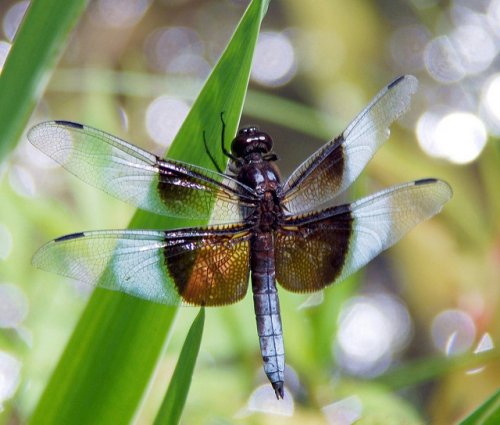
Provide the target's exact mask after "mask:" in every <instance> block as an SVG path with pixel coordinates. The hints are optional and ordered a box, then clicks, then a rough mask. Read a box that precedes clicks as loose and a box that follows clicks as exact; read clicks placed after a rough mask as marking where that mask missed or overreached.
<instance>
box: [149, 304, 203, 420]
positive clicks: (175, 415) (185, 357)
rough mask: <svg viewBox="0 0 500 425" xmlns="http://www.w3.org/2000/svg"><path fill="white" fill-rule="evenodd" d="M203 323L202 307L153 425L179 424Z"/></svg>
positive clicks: (185, 342) (187, 338) (197, 351)
mask: <svg viewBox="0 0 500 425" xmlns="http://www.w3.org/2000/svg"><path fill="white" fill-rule="evenodd" d="M204 323H205V308H204V307H202V308H201V309H200V312H199V313H198V315H197V316H196V318H195V320H194V321H193V324H192V325H191V328H190V329H189V332H188V334H187V337H186V340H185V341H184V345H183V346H182V350H181V353H180V355H179V360H178V361H177V366H176V367H175V370H174V374H173V376H172V379H171V380H170V385H169V386H168V390H167V393H166V394H165V398H164V399H163V402H162V404H161V406H160V410H159V411H158V414H157V416H156V419H155V422H154V424H155V425H164V424H165V425H173V424H177V423H179V420H180V418H181V414H182V411H183V409H184V405H185V404H186V399H187V395H188V392H189V387H190V386H191V378H192V376H193V371H194V367H195V364H196V359H197V357H198V353H199V351H200V345H201V337H202V335H203V325H204Z"/></svg>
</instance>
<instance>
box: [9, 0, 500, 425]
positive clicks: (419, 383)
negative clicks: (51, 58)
mask: <svg viewBox="0 0 500 425" xmlns="http://www.w3.org/2000/svg"><path fill="white" fill-rule="evenodd" d="M247 3H248V2H247V1H237V0H233V1H229V0H210V1H206V0H204V1H201V0H168V1H167V0H157V1H153V0H120V1H118V0H94V1H92V2H91V3H90V6H89V8H88V10H87V12H86V13H85V14H84V16H83V19H82V20H81V21H80V23H79V25H78V26H77V29H76V31H75V32H74V33H73V35H72V38H71V41H70V42H69V44H68V46H67V48H66V50H65V52H64V54H63V56H62V59H61V61H60V63H59V64H58V66H57V68H56V70H55V72H54V74H53V75H52V76H51V78H50V82H49V84H48V86H47V90H46V92H45V94H44V96H43V99H42V101H41V103H40V104H39V106H38V108H37V109H36V111H35V113H34V114H33V116H32V120H31V124H30V125H33V124H35V123H37V122H40V121H43V120H47V119H65V120H71V121H77V122H82V123H86V124H89V125H91V126H94V127H98V128H100V129H102V130H105V131H107V132H110V133H113V134H115V135H117V136H120V137H122V138H124V139H126V140H128V141H130V142H132V143H134V144H137V145H138V146H140V147H142V148H144V149H147V150H149V151H152V152H155V153H157V154H163V152H164V151H165V150H166V149H168V146H169V143H170V142H171V141H172V139H173V137H174V135H175V134H176V131H177V130H178V128H179V126H180V124H181V122H182V120H183V119H184V117H185V116H186V114H187V112H188V110H189V107H190V104H191V102H192V100H193V99H194V97H195V96H196V93H197V91H198V89H199V88H200V87H201V85H202V83H203V81H204V79H205V78H206V77H207V75H208V74H209V73H210V70H211V68H212V67H213V65H214V64H215V62H216V61H217V59H218V57H219V55H220V54H221V52H222V50H223V49H224V47H225V44H226V43H227V41H228V39H229V38H230V36H231V34H232V32H233V30H234V28H235V26H236V25H237V23H238V21H239V19H240V17H241V15H242V13H243V12H244V10H245V7H246V5H247ZM28 5H29V2H28V1H10V0H4V1H2V2H1V3H0V25H1V32H0V67H1V66H2V64H3V62H4V61H5V57H6V56H7V54H8V52H9V48H10V45H11V43H12V41H13V38H14V36H15V32H16V29H17V28H18V26H19V23H20V21H21V20H22V17H23V14H24V12H25V10H26V8H27V7H28ZM499 51H500V0H473V1H470V0H469V1H467V0H452V1H448V2H439V1H437V0H408V1H398V2H389V1H384V0H378V1H366V0H365V1H356V2H344V1H340V0H315V1H314V2H312V3H311V2H304V1H300V0H287V1H277V0H275V1H272V2H271V4H270V7H269V11H268V14H267V16H266V18H265V19H264V22H263V25H262V32H261V36H260V39H259V42H258V45H257V50H256V53H255V58H254V67H253V72H252V80H251V85H250V92H249V95H248V97H247V103H246V107H245V111H244V116H243V120H242V124H248V123H256V124H258V125H260V126H261V127H262V128H263V129H264V130H265V131H267V132H269V133H270V134H271V135H273V137H274V140H275V151H276V152H277V153H278V155H279V157H280V162H279V165H280V168H281V171H282V174H283V175H284V176H287V175H288V174H289V173H290V172H291V171H292V170H293V169H294V168H295V167H296V166H297V165H298V164H299V163H300V162H302V160H304V159H305V158H306V157H307V156H308V155H309V154H311V153H312V152H314V151H315V150H316V149H318V148H319V147H320V146H321V145H322V144H323V143H324V142H325V141H327V140H329V139H331V138H333V137H335V136H336V135H337V134H338V133H340V132H341V131H342V129H343V128H344V127H345V126H346V125H347V124H348V123H349V121H350V120H351V119H352V118H353V117H354V116H355V114H357V113H358V112H359V111H360V110H362V108H363V107H364V106H366V104H367V103H368V101H369V100H370V99H371V97H372V96H373V95H375V94H376V93H377V92H378V90H380V89H381V88H382V87H383V86H384V85H386V84H387V83H388V82H390V81H391V80H392V79H394V78H395V77H396V76H398V75H400V74H403V73H409V74H413V75H415V76H416V77H417V78H418V79H419V81H420V88H419V91H418V92H417V93H416V95H415V96H414V101H413V103H412V107H411V110H410V111H409V112H408V113H407V114H406V115H405V116H404V117H403V118H402V119H401V120H400V121H399V122H398V123H397V124H395V125H394V126H393V128H392V129H391V130H392V131H391V138H390V140H389V141H388V143H387V144H386V145H384V146H383V147H382V148H381V150H380V152H379V153H378V154H377V155H376V156H375V158H374V160H372V162H371V163H370V164H369V165H368V167H367V170H366V172H365V173H364V174H363V175H362V177H361V178H360V179H359V180H358V182H357V183H356V184H355V186H354V188H353V190H351V191H350V193H349V198H350V199H354V198H357V197H360V196H363V195H366V194H368V193H371V192H373V191H376V190H378V189H380V188H383V187H386V186H390V185H393V184H397V183H401V182H404V181H409V180H413V179H418V178H424V177H438V178H441V179H444V180H446V181H448V182H449V183H450V185H451V186H452V188H453V190H454V197H453V199H452V200H451V201H450V202H449V203H448V204H447V205H445V207H444V210H443V212H442V213H441V214H440V215H438V216H437V217H435V218H434V219H432V220H430V221H429V222H426V223H423V224H421V225H419V226H418V227H417V228H416V229H415V230H414V231H412V232H411V233H410V234H409V235H408V236H407V237H406V238H404V239H403V240H402V241H401V242H400V243H398V244H397V245H396V246H395V247H394V248H392V249H390V250H389V251H387V252H385V253H384V254H382V255H381V256H380V257H378V258H377V259H376V260H374V261H373V262H372V263H371V264H370V265H369V266H367V267H366V268H365V269H363V270H362V271H361V272H360V273H358V274H356V275H355V276H353V277H352V278H350V279H348V280H347V281H345V282H343V283H342V284H339V285H337V286H335V287H332V288H329V289H327V290H326V291H325V292H324V293H322V294H315V295H314V296H313V297H307V296H298V295H293V294H289V293H286V292H285V291H281V292H280V300H281V304H282V315H283V327H284V337H285V345H286V350H287V367H288V369H287V380H288V383H287V385H288V389H289V393H290V394H291V397H290V399H288V400H285V402H281V403H278V404H277V403H275V402H274V400H273V399H272V398H269V391H272V389H271V387H270V386H269V384H268V383H267V381H266V378H265V376H264V374H263V371H262V366H261V359H260V353H259V347H258V339H257V335H256V331H255V319H254V314H253V307H252V300H251V297H248V296H247V297H246V298H245V300H244V301H243V302H242V303H240V304H238V305H237V306H230V307H225V308H218V309H209V310H207V320H206V327H205V333H204V336H203V342H202V346H201V351H200V356H199V358H198V363H197V367H196V371H195V374H194V376H193V383H192V387H191V391H190V394H189V398H188V402H187V405H186V409H185V412H184V416H183V418H184V419H183V423H185V424H229V423H245V424H246V423H248V424H267V423H271V422H272V423H278V424H279V423H285V422H286V423H287V424H294V423H297V424H303V423H308V424H309V423H310V424H316V423H317V424H324V423H327V424H342V425H343V424H350V423H353V422H354V421H355V420H357V419H360V418H361V421H363V420H371V421H372V422H369V423H385V424H389V423H396V424H397V423H408V424H413V423H433V424H450V423H454V422H455V421H457V420H459V419H460V418H463V417H464V416H465V415H466V414H467V413H469V412H470V411H472V410H473V409H474V408H475V407H477V406H478V405H479V404H480V403H481V402H483V401H484V400H485V399H486V398H487V397H488V396H490V395H491V394H492V393H493V392H494V391H495V390H496V389H497V388H498V383H499V382H500V364H499V362H498V356H493V358H494V359H496V361H488V362H486V361H485V362H478V361H475V360H474V359H475V358H476V357H477V356H479V355H483V353H486V352H494V351H495V350H497V348H496V346H497V345H498V341H499V337H500V327H499V320H500V314H499V312H498V311H499V309H498V303H499V300H500V298H499V290H500V285H499V283H500V218H499V217H500V190H499V188H498V186H499V183H500V146H499V136H500V55H499ZM214 119H218V117H214ZM0 199H1V201H0V424H4V423H5V424H14V423H23V422H24V420H25V418H27V417H28V416H29V414H30V412H31V411H32V410H33V408H34V406H35V405H36V402H37V400H38V398H39V397H40V394H41V392H42V391H43V388H44V386H45V384H46V383H47V380H48V378H49V377H50V374H51V371H52V370H53V369H54V367H55V365H56V364H57V360H58V358H59V355H60V353H61V351H62V350H63V348H64V346H65V342H66V341H67V339H68V337H69V335H70V334H71V331H72V329H73V326H74V324H75V323H76V322H77V320H78V317H79V314H80V312H81V311H82V309H83V306H84V305H85V301H86V299H87V298H88V295H89V293H90V291H91V288H89V287H87V286H85V285H83V284H80V283H77V282H71V281H68V280H67V279H64V278H61V277H58V276H53V275H50V274H47V273H44V272H40V271H37V270H35V269H33V268H32V267H31V265H30V258H31V255H32V254H33V252H34V251H35V250H36V248H38V247H39V246H40V245H41V244H42V243H44V242H46V241H48V240H50V239H53V238H54V237H57V236H60V235H62V234H65V233H71V232H76V231H80V230H90V229H108V228H124V227H126V226H127V223H128V220H129V219H130V217H131V214H132V213H133V209H132V208H131V207H129V206H127V205H125V204H123V203H121V202H119V201H117V200H114V199H112V198H110V197H108V196H107V195H105V194H103V193H101V192H100V191H98V190H96V189H94V188H91V187H88V186H86V185H85V184H84V183H81V182H80V181H78V180H77V179H76V178H74V177H73V176H72V175H70V174H69V173H67V172H66V171H64V170H62V169H60V167H58V166H56V164H55V163H54V162H53V161H52V160H50V159H49V158H46V157H44V156H43V155H42V154H40V153H39V152H36V151H35V149H34V148H32V147H31V146H30V145H29V144H28V143H27V140H26V137H25V136H23V137H22V139H21V141H20V143H19V145H18V148H17V149H16V151H14V152H13V153H12V154H11V155H10V157H9V158H8V159H7V161H5V162H3V163H2V164H0ZM196 312H197V311H196V309H190V308H187V309H182V311H180V312H179V314H178V317H177V319H176V325H175V327H174V329H173V332H172V334H171V337H170V343H169V345H168V348H167V352H166V354H165V355H164V356H163V357H162V360H161V363H160V365H159V371H158V373H157V374H156V378H155V381H154V382H153V383H152V387H151V391H150V394H149V395H148V397H147V398H146V400H145V403H144V407H143V409H142V411H141V413H140V415H139V417H138V418H137V423H139V424H148V423H150V422H151V420H152V418H154V415H155V413H156V408H157V405H158V402H159V401H160V400H161V398H162V396H163V391H164V388H165V385H166V382H168V379H169V376H170V375H171V373H172V371H173V368H174V366H175V363H176V361H177V356H178V354H179V351H180V347H181V345H182V342H183V341H184V338H185V334H186V331H187V329H188V328H189V325H190V324H191V322H192V319H193V318H194V316H195V314H196ZM453 359H456V361H453ZM448 360H449V361H448ZM273 397H274V396H273ZM292 409H293V416H292V417H287V416H286V415H290V414H292ZM367 412H369V413H367ZM284 415H285V416H284ZM358 423H365V422H358ZM366 423H368V422H366Z"/></svg>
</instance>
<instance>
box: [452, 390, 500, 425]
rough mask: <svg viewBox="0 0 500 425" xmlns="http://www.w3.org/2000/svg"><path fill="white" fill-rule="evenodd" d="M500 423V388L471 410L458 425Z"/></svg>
mask: <svg viewBox="0 0 500 425" xmlns="http://www.w3.org/2000/svg"><path fill="white" fill-rule="evenodd" d="M496 424H500V390H497V391H496V392H495V393H494V394H493V395H492V396H491V397H490V398H488V400H486V401H485V402H484V403H483V404H481V406H479V407H478V408H477V409H476V410H474V412H472V413H471V414H470V415H469V416H467V418H465V419H464V420H463V421H461V422H460V425H496Z"/></svg>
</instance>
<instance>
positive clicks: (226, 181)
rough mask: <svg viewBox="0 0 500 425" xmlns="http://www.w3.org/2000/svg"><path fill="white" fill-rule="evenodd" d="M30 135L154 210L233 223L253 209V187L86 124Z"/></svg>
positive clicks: (78, 170) (73, 168)
mask: <svg viewBox="0 0 500 425" xmlns="http://www.w3.org/2000/svg"><path fill="white" fill-rule="evenodd" d="M28 139H29V140H30V142H31V143H32V144H33V145H34V146H36V147H37V148H38V149H40V150H41V151H42V152H44V153H45V154H46V155H48V156H50V157H51V158H53V159H54V160H55V161H57V162H58V163H59V164H61V165H62V166H63V167H64V168H66V169H67V170H68V171H70V172H71V173H73V174H74V175H76V176H77V177H79V178H80V179H82V180H83V181H84V182H86V183H88V184H90V185H92V186H95V187H97V188H99V189H102V190H103V191H105V192H107V193H109V194H110V195H112V196H115V197H116V198H118V199H122V200H124V201H126V202H129V203H130V204H132V205H135V206H137V207H139V208H141V209H144V210H148V211H152V212H154V213H157V214H161V215H167V216H171V217H185V218H191V219H210V220H211V223H215V224H217V223H236V222H239V221H242V220H244V219H245V218H246V217H248V216H249V215H250V214H251V212H252V211H253V210H254V208H255V206H254V199H255V198H254V195H253V193H252V192H251V190H250V189H249V188H247V187H246V186H244V185H241V184H240V183H238V182H237V181H236V180H234V179H232V178H230V177H229V176H226V175H223V174H219V173H216V172H213V171H210V170H207V169H204V168H201V167H196V166H194V165H190V164H185V163H181V162H176V161H171V160H162V159H160V158H158V157H157V156H156V155H153V154H151V153H149V152H146V151H144V150H142V149H140V148H138V147H136V146H134V145H131V144H129V143H127V142H125V141H123V140H121V139H119V138H117V137H114V136H112V135H110V134H107V133H104V132H102V131H100V130H96V129H94V128H91V127H88V126H84V125H81V124H76V123H71V122H67V121H49V122H45V123H41V124H38V125H36V126H35V127H33V128H32V129H31V130H30V131H29V133H28Z"/></svg>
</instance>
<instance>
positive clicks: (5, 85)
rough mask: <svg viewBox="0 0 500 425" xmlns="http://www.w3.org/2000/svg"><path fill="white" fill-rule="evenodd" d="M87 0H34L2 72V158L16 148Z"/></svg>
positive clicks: (0, 98) (0, 139)
mask: <svg viewBox="0 0 500 425" xmlns="http://www.w3.org/2000/svg"><path fill="white" fill-rule="evenodd" d="M86 4H87V1H86V0H74V1H69V2H68V1H67V0H34V1H32V2H31V4H30V6H29V8H28V10H27V12H26V15H25V17H24V21H23V23H22V25H21V27H20V28H19V31H18V33H17V34H16V36H15V39H14V44H13V46H12V49H11V51H10V53H9V55H8V57H7V61H6V62H5V66H4V68H3V69H2V71H1V74H0V128H1V129H2V131H1V132H0V159H1V158H3V157H4V156H5V155H6V154H7V153H8V152H10V151H11V150H12V149H14V147H15V145H16V143H17V141H18V139H19V137H20V135H21V133H22V131H23V129H24V127H25V126H26V122H27V121H28V118H29V116H30V114H31V112H32V110H33V108H34V107H35V104H36V102H37V100H38V96H39V94H40V92H41V89H43V85H44V83H45V82H46V81H47V78H46V76H47V72H48V71H49V70H50V69H51V68H52V66H53V65H54V63H55V61H56V60H57V58H58V56H59V53H60V52H61V51H62V48H63V47H64V45H65V41H66V39H67V36H68V34H69V32H70V31H71V29H72V28H73V26H74V25H75V24H76V22H77V19H78V17H79V16H80V14H81V13H82V11H83V10H84V8H85V6H86Z"/></svg>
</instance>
